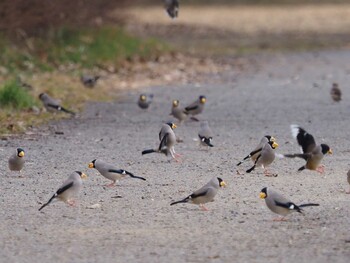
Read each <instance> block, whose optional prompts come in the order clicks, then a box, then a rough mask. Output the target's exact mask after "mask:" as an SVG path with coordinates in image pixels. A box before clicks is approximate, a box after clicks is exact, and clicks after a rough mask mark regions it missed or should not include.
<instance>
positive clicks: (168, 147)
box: [142, 122, 180, 161]
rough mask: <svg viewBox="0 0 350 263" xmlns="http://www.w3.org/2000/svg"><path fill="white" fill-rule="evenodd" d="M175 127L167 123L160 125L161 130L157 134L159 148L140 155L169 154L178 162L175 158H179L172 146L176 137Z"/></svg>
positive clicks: (145, 151) (173, 124)
mask: <svg viewBox="0 0 350 263" xmlns="http://www.w3.org/2000/svg"><path fill="white" fill-rule="evenodd" d="M176 127H177V126H176V125H175V123H172V122H168V123H165V124H163V125H162V128H161V130H160V132H159V140H160V143H159V147H158V149H148V150H144V151H142V155H144V154H149V153H164V154H165V155H166V156H168V155H169V154H170V155H171V157H172V158H173V159H175V160H176V161H178V159H176V157H180V155H179V154H177V153H175V149H174V145H175V142H176V135H175V133H174V130H173V129H175V128H176Z"/></svg>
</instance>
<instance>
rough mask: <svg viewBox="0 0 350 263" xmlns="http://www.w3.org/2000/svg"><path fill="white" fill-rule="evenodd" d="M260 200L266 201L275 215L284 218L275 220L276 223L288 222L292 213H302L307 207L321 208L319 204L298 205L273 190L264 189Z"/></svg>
mask: <svg viewBox="0 0 350 263" xmlns="http://www.w3.org/2000/svg"><path fill="white" fill-rule="evenodd" d="M260 198H261V199H265V203H266V205H267V207H268V208H269V209H270V210H271V211H272V212H274V213H276V214H278V215H280V216H282V217H280V218H276V219H274V221H286V220H287V219H286V218H285V216H286V215H288V214H290V213H292V212H298V213H302V208H303V207H307V206H319V204H314V203H308V204H302V205H296V204H294V203H293V202H291V201H290V200H288V199H287V198H285V197H284V196H282V195H281V194H280V193H278V192H276V191H274V190H273V189H271V188H267V187H264V188H263V189H262V190H261V192H260Z"/></svg>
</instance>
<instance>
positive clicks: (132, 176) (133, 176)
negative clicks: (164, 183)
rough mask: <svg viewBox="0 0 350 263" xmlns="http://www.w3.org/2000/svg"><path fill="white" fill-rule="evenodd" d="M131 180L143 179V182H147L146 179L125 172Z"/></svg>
mask: <svg viewBox="0 0 350 263" xmlns="http://www.w3.org/2000/svg"><path fill="white" fill-rule="evenodd" d="M125 172H126V173H127V174H128V175H129V176H130V177H131V178H135V179H141V180H144V181H146V179H145V178H143V177H141V176H136V175H133V174H132V173H130V172H128V171H125Z"/></svg>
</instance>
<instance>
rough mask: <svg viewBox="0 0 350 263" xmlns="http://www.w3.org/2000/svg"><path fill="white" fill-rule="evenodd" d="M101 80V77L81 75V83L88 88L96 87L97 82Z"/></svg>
mask: <svg viewBox="0 0 350 263" xmlns="http://www.w3.org/2000/svg"><path fill="white" fill-rule="evenodd" d="M99 78H101V77H100V76H91V75H81V77H80V81H81V83H83V85H84V86H85V87H87V88H93V87H95V85H96V83H97V80H98V79H99Z"/></svg>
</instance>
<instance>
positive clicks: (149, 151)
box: [142, 149, 157, 155]
mask: <svg viewBox="0 0 350 263" xmlns="http://www.w3.org/2000/svg"><path fill="white" fill-rule="evenodd" d="M155 152H157V151H156V150H154V149H148V150H144V151H142V155H144V154H149V153H155Z"/></svg>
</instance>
